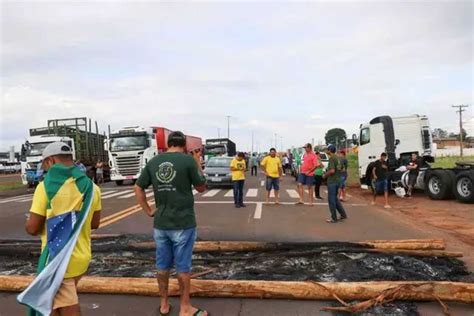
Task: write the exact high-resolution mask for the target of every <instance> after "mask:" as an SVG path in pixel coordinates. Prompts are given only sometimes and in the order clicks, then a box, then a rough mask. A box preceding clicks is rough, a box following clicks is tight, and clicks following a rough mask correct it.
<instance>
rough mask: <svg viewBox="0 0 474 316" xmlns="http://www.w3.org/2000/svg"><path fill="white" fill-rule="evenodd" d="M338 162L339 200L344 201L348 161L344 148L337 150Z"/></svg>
mask: <svg viewBox="0 0 474 316" xmlns="http://www.w3.org/2000/svg"><path fill="white" fill-rule="evenodd" d="M339 162H340V167H339V170H340V171H341V187H340V189H339V200H340V201H342V202H344V200H345V199H346V182H347V168H348V166H349V162H348V161H347V159H346V152H345V151H344V150H341V151H339Z"/></svg>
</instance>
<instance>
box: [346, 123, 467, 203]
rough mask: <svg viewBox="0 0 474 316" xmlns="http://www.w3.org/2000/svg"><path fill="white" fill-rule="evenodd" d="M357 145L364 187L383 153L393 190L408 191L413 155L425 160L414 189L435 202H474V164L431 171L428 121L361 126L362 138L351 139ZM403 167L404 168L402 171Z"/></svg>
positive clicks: (431, 151)
mask: <svg viewBox="0 0 474 316" xmlns="http://www.w3.org/2000/svg"><path fill="white" fill-rule="evenodd" d="M352 138H353V143H354V144H356V145H358V149H357V150H358V158H359V177H360V181H361V184H362V185H363V186H364V187H367V186H370V184H371V181H372V179H371V176H372V175H371V170H372V166H373V162H375V161H376V160H377V159H379V157H380V154H381V153H382V152H386V153H387V155H388V164H389V170H390V172H389V173H388V178H389V181H390V188H391V189H396V188H397V187H403V188H405V189H406V188H407V187H408V171H406V170H403V167H402V166H405V165H407V164H408V162H409V160H410V156H411V154H412V153H417V154H418V156H419V157H422V158H423V161H424V164H423V166H422V167H421V169H420V172H419V174H418V178H417V181H416V185H415V188H417V189H421V190H425V192H426V193H427V194H428V195H429V197H430V198H432V199H435V200H441V199H448V198H452V197H453V196H454V197H455V198H456V199H457V200H458V201H460V202H465V203H471V202H474V192H473V183H474V162H462V163H457V166H456V167H455V168H451V169H441V168H431V166H430V165H429V163H430V162H434V152H433V142H432V137H431V130H430V124H429V120H428V117H427V116H425V115H410V116H403V117H393V118H392V117H390V116H379V117H376V118H374V119H372V120H371V121H370V122H369V123H364V124H361V125H360V131H359V137H357V135H355V134H354V135H352ZM400 167H402V168H400Z"/></svg>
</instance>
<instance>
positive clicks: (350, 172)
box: [346, 153, 360, 186]
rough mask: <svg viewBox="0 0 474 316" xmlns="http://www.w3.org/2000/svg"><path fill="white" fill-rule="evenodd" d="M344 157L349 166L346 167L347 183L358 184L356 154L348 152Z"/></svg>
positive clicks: (357, 160)
mask: <svg viewBox="0 0 474 316" xmlns="http://www.w3.org/2000/svg"><path fill="white" fill-rule="evenodd" d="M346 158H347V161H348V162H349V168H348V169H347V184H348V185H357V186H359V185H360V181H359V170H358V169H359V159H358V158H357V154H355V153H348V154H347V156H346Z"/></svg>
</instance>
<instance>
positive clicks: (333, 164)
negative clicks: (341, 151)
mask: <svg viewBox="0 0 474 316" xmlns="http://www.w3.org/2000/svg"><path fill="white" fill-rule="evenodd" d="M338 164H339V159H337V157H336V156H331V157H330V158H329V163H328V170H331V169H334V170H336V172H335V173H333V174H332V175H330V176H329V177H328V180H327V183H328V184H332V183H339V182H341V171H340V170H339V168H338Z"/></svg>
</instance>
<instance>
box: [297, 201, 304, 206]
mask: <svg viewBox="0 0 474 316" xmlns="http://www.w3.org/2000/svg"><path fill="white" fill-rule="evenodd" d="M295 205H304V202H301V201H298V202H296V203H295Z"/></svg>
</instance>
